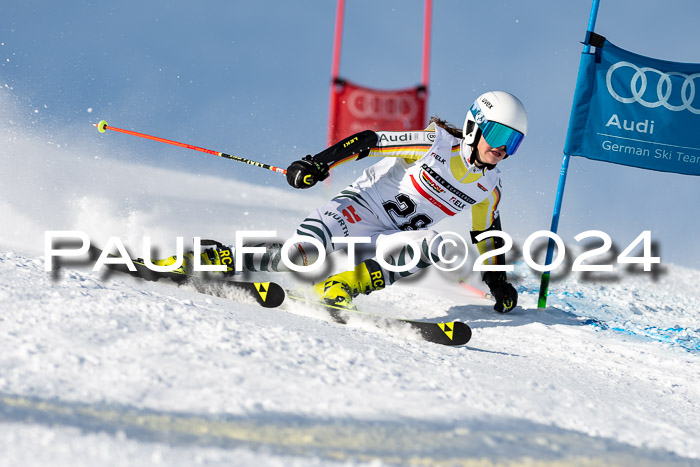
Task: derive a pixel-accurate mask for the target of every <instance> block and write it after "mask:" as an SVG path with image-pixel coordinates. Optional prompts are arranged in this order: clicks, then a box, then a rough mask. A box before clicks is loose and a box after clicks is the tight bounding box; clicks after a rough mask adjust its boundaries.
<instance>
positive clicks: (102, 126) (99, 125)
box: [93, 120, 107, 133]
mask: <svg viewBox="0 0 700 467" xmlns="http://www.w3.org/2000/svg"><path fill="white" fill-rule="evenodd" d="M93 125H95V126H96V127H97V131H99V132H100V133H104V132H105V131H107V130H106V128H107V121H106V120H102V121H101V122H100V123H93Z"/></svg>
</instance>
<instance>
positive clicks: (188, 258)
mask: <svg viewBox="0 0 700 467" xmlns="http://www.w3.org/2000/svg"><path fill="white" fill-rule="evenodd" d="M201 245H202V246H203V247H204V246H211V247H212V248H207V249H205V250H204V251H202V254H201V259H200V264H201V265H203V266H204V265H206V266H210V265H215V266H220V265H223V266H226V271H223V272H219V271H210V272H208V273H209V274H216V275H219V274H221V275H223V276H231V275H233V274H234V273H235V272H236V271H235V269H234V264H233V250H232V249H231V248H229V247H227V246H226V245H224V244H223V243H220V242H217V241H215V240H202V243H201ZM183 256H184V259H183V261H182V266H180V267H179V268H177V269H175V270H174V271H173V272H174V273H176V274H184V275H185V276H188V277H189V276H192V275H195V274H200V273H199V272H198V271H195V270H194V252H192V251H188V252H187V253H185V254H184V255H183ZM176 261H177V256H170V257H168V258H165V259H157V260H153V264H155V265H156V266H170V265H171V264H174V263H175V262H176Z"/></svg>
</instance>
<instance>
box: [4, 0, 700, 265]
mask: <svg viewBox="0 0 700 467" xmlns="http://www.w3.org/2000/svg"><path fill="white" fill-rule="evenodd" d="M335 6H336V2H335V1H331V0H327V1H299V2H282V1H256V2H249V1H247V2H242V1H204V2H191V1H187V2H185V1H172V0H171V1H142V2H135V1H131V0H126V1H122V2H111V3H105V2H96V1H91V2H88V1H72V2H49V1H32V0H21V1H20V0H8V1H5V2H3V6H2V14H1V15H0V86H3V87H5V88H6V89H8V90H9V91H10V92H11V94H12V95H13V96H14V97H15V99H17V101H18V102H19V107H20V109H22V111H23V112H26V115H27V116H28V117H29V118H30V119H31V121H32V122H33V125H34V126H35V127H36V129H38V130H40V131H42V132H44V133H45V134H46V135H47V138H49V137H55V136H56V135H58V134H60V135H61V138H66V141H65V144H70V143H71V141H72V140H75V141H81V142H83V143H85V142H87V143H88V144H91V143H92V144H94V147H95V151H96V152H100V153H101V154H103V155H109V154H111V155H113V157H125V158H127V159H131V160H133V161H134V162H139V163H144V164H149V165H167V166H168V167H170V168H175V169H180V170H184V171H189V172H190V173H192V174H193V175H196V174H219V175H222V176H227V177H232V178H238V179H241V180H249V181H250V180H258V181H259V183H261V184H265V185H279V186H283V182H284V180H283V179H282V177H280V176H279V175H277V174H273V173H267V172H264V171H261V170H259V169H255V168H252V167H247V166H244V165H241V164H237V163H234V162H230V161H224V160H220V159H218V158H215V157H212V156H207V155H205V154H201V153H197V152H192V151H186V150H182V149H179V148H175V147H171V146H166V145H162V144H158V143H153V142H150V141H145V140H141V139H139V138H132V137H128V136H125V135H117V134H107V135H100V134H99V133H97V131H95V129H94V128H93V127H92V126H91V123H94V122H97V121H99V120H102V119H105V120H107V121H108V122H109V123H110V124H111V125H113V126H117V127H122V128H129V129H133V130H136V131H142V132H145V133H151V134H155V135H158V136H162V137H166V138H171V139H175V140H179V141H183V142H188V143H191V144H195V145H199V146H203V147H206V148H209V149H214V150H218V151H223V152H227V153H231V154H236V155H240V156H243V157H249V158H251V159H257V160H261V161H264V162H269V163H272V164H275V165H280V166H283V167H286V165H287V164H288V163H289V162H291V161H292V160H294V159H295V158H298V157H299V156H303V155H305V154H307V153H315V152H318V151H320V150H321V149H323V147H324V144H325V139H326V132H327V128H326V125H327V117H328V84H329V75H330V68H331V54H332V39H333V21H334V17H335ZM590 6H591V5H590V1H588V0H585V1H553V0H552V1H527V2H523V1H515V0H503V1H489V2H483V1H482V2H475V1H456V0H451V1H450V0H435V1H434V10H433V38H432V61H431V68H430V77H431V82H430V95H429V103H428V109H429V113H430V114H437V115H440V116H441V117H443V118H446V119H448V120H450V121H453V122H454V123H456V124H458V125H461V123H462V120H463V118H464V114H465V111H466V109H467V108H468V106H469V105H470V103H471V102H472V101H473V99H474V98H475V97H476V96H477V95H478V94H480V93H481V92H484V91H487V90H491V89H503V90H508V91H511V92H513V93H514V94H516V95H518V96H519V97H520V98H521V99H522V100H523V102H524V103H525V105H526V107H527V108H528V112H529V115H530V131H529V135H528V137H527V139H526V141H525V143H523V145H522V147H521V149H520V151H519V153H518V154H517V156H516V157H513V158H510V159H509V160H508V161H506V162H504V163H503V167H502V169H503V170H504V172H505V175H504V187H505V189H504V201H503V205H502V214H503V221H504V225H505V228H506V230H508V231H511V232H513V234H514V236H516V237H520V238H522V239H524V238H525V237H526V236H527V235H528V234H529V233H532V232H533V231H535V230H540V229H548V228H549V223H550V219H551V212H552V207H553V203H554V191H555V190H556V184H557V180H558V175H559V167H560V164H561V151H562V148H563V145H564V139H565V136H566V127H567V123H568V118H569V111H570V105H571V100H572V97H573V90H574V84H575V79H576V72H577V69H578V61H579V54H580V51H581V45H580V43H579V42H580V41H581V40H582V39H583V37H584V33H585V28H586V24H587V22H588V14H589V11H590ZM422 15H423V2H422V0H401V1H399V0H381V1H368V0H347V1H346V21H345V31H344V37H343V39H344V41H343V50H342V57H341V66H340V72H341V76H343V77H346V78H347V79H350V80H352V81H355V82H357V83H360V84H364V85H367V86H371V87H377V88H402V87H407V86H412V85H415V84H418V83H419V81H420V76H421V63H420V60H421V47H422V24H423V18H422ZM698 17H700V3H698V2H697V1H693V0H685V1H681V0H669V1H666V2H657V1H647V0H644V1H635V2H630V1H613V0H602V1H601V7H600V12H599V16H598V23H597V27H596V31H597V32H598V33H600V34H603V35H606V36H607V37H608V38H609V39H610V40H611V41H612V42H614V43H615V44H616V45H619V46H621V47H623V48H627V49H629V50H632V51H634V52H637V53H640V54H643V55H648V56H652V57H657V58H663V59H667V60H675V61H685V62H700V53H699V52H698V48H697V44H698V43H700V34H699V33H698V32H697V18H698ZM52 135H53V136H52ZM346 166H347V164H346ZM346 166H343V167H340V168H339V169H338V171H337V173H336V179H338V180H342V181H347V182H348V183H349V182H350V181H352V180H353V179H354V177H355V176H356V175H357V173H359V171H361V169H362V168H364V167H365V165H364V164H362V163H358V164H357V165H355V166H352V167H346ZM698 182H700V180H698V179H697V177H690V176H684V175H673V174H663V173H658V172H649V171H643V170H640V169H631V168H624V167H618V166H613V165H610V164H604V163H601V162H594V161H588V160H585V159H579V158H574V159H573V160H572V163H571V166H570V175H569V179H568V184H567V191H566V195H565V198H564V207H563V215H562V219H561V225H560V232H561V234H562V236H563V237H565V240H567V241H571V240H569V239H570V238H571V237H573V235H575V234H577V233H579V232H581V231H584V230H589V229H600V230H604V231H606V232H608V233H609V234H610V235H611V236H612V238H613V241H614V242H615V244H617V245H619V247H621V248H624V246H626V244H627V243H629V242H630V241H631V240H632V239H634V238H635V237H636V236H637V235H638V234H639V233H640V232H641V231H642V230H651V231H652V236H653V238H655V239H656V240H658V242H659V244H660V247H661V254H662V260H663V261H672V262H676V263H680V264H685V265H689V266H695V267H697V266H698V258H700V246H698V245H697V242H695V241H694V237H695V232H697V231H699V230H700V220H698V218H700V216H698V210H697V208H696V207H694V203H693V201H694V200H696V199H698V197H699V196H700V185H699V184H698ZM290 189H291V188H290ZM462 222H464V220H463V221H462ZM567 237H568V238H567Z"/></svg>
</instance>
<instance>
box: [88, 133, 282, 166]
mask: <svg viewBox="0 0 700 467" xmlns="http://www.w3.org/2000/svg"><path fill="white" fill-rule="evenodd" d="M92 125H93V126H96V127H97V130H98V131H99V132H100V133H104V132H105V131H107V130H112V131H118V132H119V133H126V134H127V135H132V136H138V137H140V138H146V139H151V140H153V141H158V142H160V143H166V144H172V145H173V146H180V147H181V148H186V149H192V150H193V151H199V152H205V153H207V154H212V155H214V156H219V157H223V158H225V159H231V160H233V161H238V162H243V163H244V164H249V165H254V166H255V167H260V168H261V169H267V170H272V171H273V172H277V173H281V174H283V175H284V174H286V173H287V170H286V169H282V168H280V167H275V166H274V165H270V164H264V163H262V162H256V161H253V160H250V159H246V158H244V157H239V156H232V155H231V154H226V153H223V152H218V151H212V150H211V149H204V148H200V147H197V146H193V145H191V144H186V143H179V142H177V141H172V140H169V139H165V138H159V137H158V136H151V135H147V134H144V133H139V132H136V131H131V130H124V129H122V128H117V127H113V126H108V125H107V122H106V121H104V120H102V121H101V122H100V123H93V124H92Z"/></svg>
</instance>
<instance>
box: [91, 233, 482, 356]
mask: <svg viewBox="0 0 700 467" xmlns="http://www.w3.org/2000/svg"><path fill="white" fill-rule="evenodd" d="M101 253H102V251H101V250H99V249H97V248H95V247H92V248H91V252H90V255H91V257H93V259H94V258H97V257H99V256H100V254H101ZM132 262H133V264H134V267H135V271H131V270H129V268H128V267H127V266H126V265H125V264H106V266H107V267H108V268H109V269H110V270H112V271H117V272H120V273H126V274H129V275H130V276H133V277H137V278H139V279H144V280H147V281H158V280H160V279H167V280H169V281H172V282H174V283H176V284H178V285H180V284H187V285H190V286H192V287H194V289H195V290H196V291H197V292H200V293H205V294H208V295H213V296H216V297H221V298H229V299H230V298H231V297H230V296H229V294H228V293H227V292H229V291H242V292H245V293H247V295H249V296H250V297H251V298H253V299H254V300H255V302H256V303H257V304H258V305H260V306H262V307H264V308H276V307H279V306H280V305H282V303H283V302H284V301H285V299H286V298H289V299H291V300H294V301H296V302H303V303H305V304H307V305H309V306H313V307H316V308H320V309H322V310H324V311H326V312H328V314H329V316H330V317H331V319H333V321H335V322H336V323H340V324H348V321H350V320H351V319H352V318H353V317H355V318H360V319H363V320H364V321H367V322H371V323H373V324H374V325H376V326H377V327H378V328H380V329H383V330H392V329H406V328H410V329H413V330H415V331H418V333H419V334H420V336H421V337H422V338H423V339H424V340H426V341H428V342H432V343H435V344H441V345H449V346H456V345H464V344H466V343H467V342H469V340H470V339H471V336H472V330H471V328H470V327H469V326H468V325H467V324H466V323H463V322H461V321H450V322H441V323H435V322H428V321H416V320H412V319H404V318H389V317H385V316H381V315H377V314H373V313H366V312H363V311H360V310H350V309H346V308H340V307H333V306H332V305H327V304H322V303H313V302H311V301H309V300H307V298H306V297H305V296H304V294H303V292H300V291H294V290H286V291H285V289H283V288H282V286H281V285H279V284H277V283H275V282H248V281H239V280H227V279H225V278H218V277H212V275H211V274H209V275H201V276H192V275H188V274H187V273H185V272H178V271H172V272H159V271H153V270H151V269H149V268H148V267H147V266H146V264H145V263H144V261H143V260H142V259H141V258H137V259H135V260H132Z"/></svg>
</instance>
